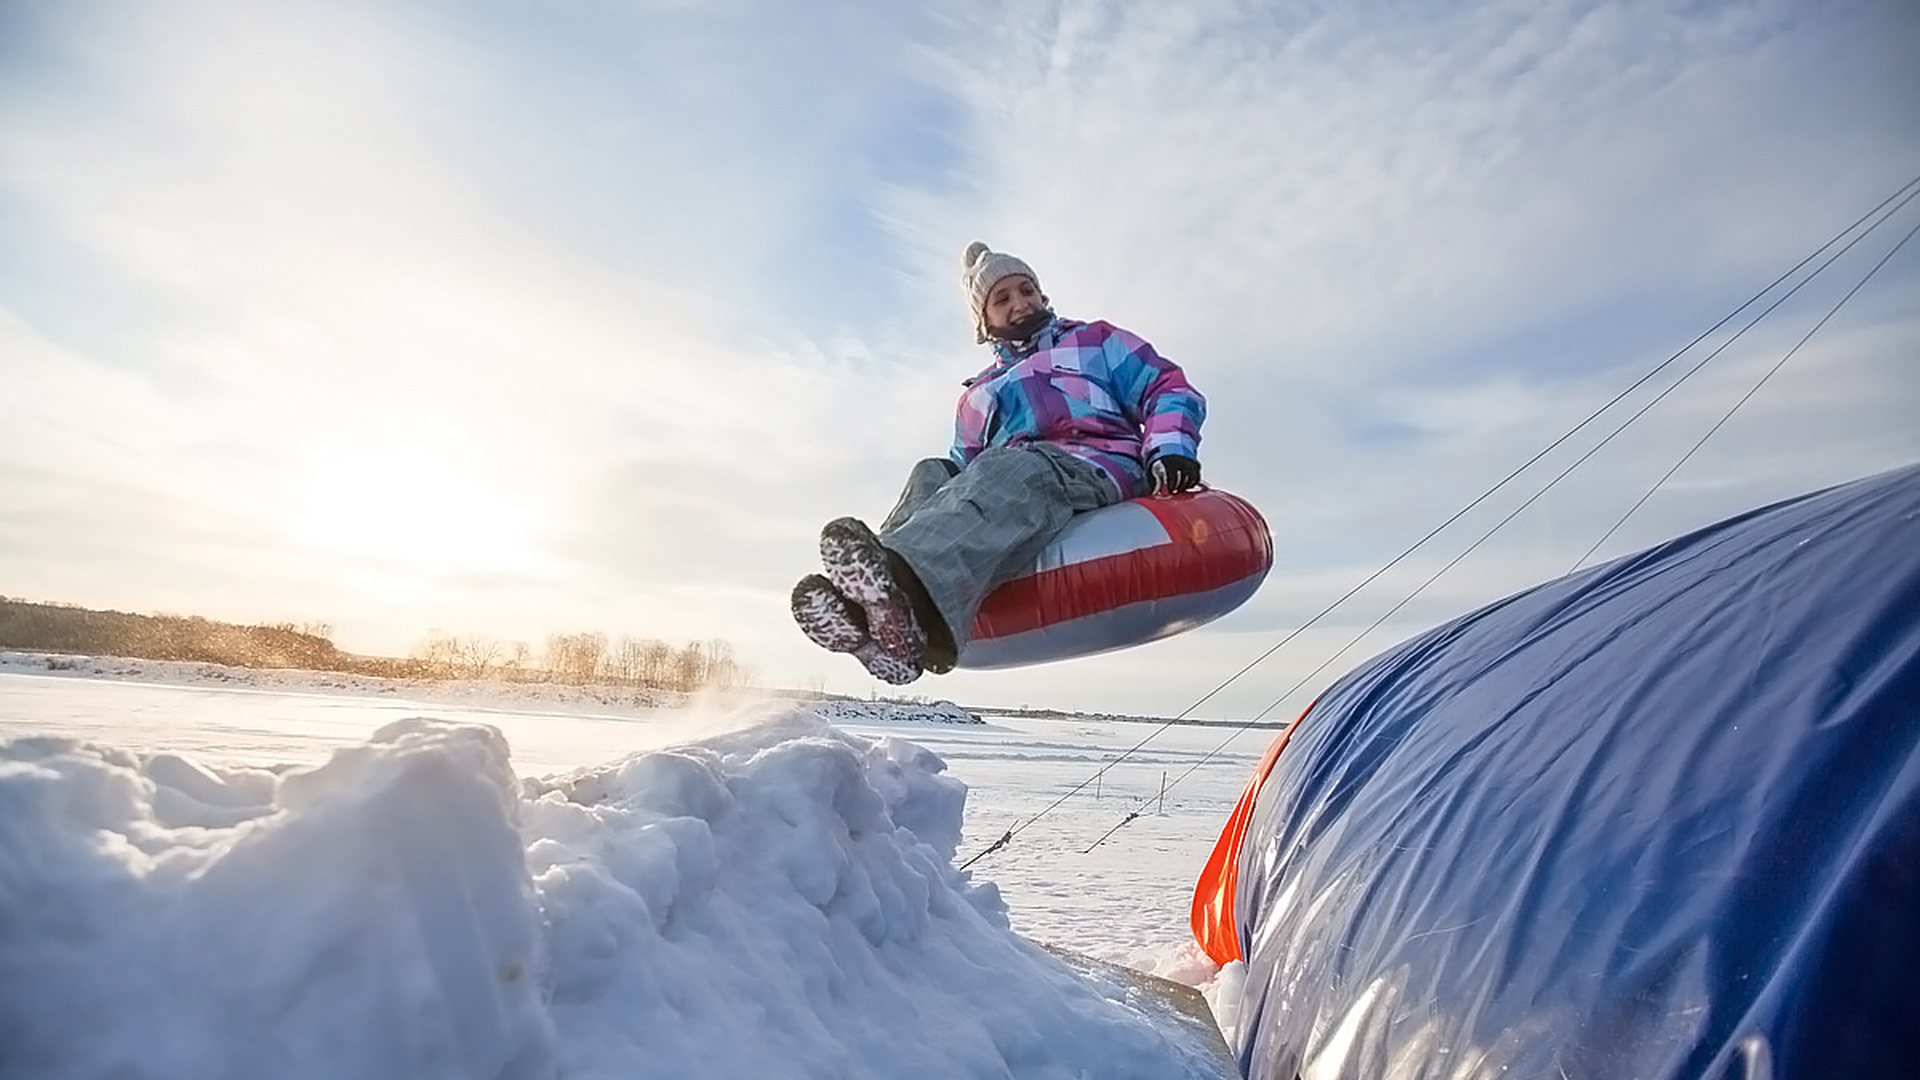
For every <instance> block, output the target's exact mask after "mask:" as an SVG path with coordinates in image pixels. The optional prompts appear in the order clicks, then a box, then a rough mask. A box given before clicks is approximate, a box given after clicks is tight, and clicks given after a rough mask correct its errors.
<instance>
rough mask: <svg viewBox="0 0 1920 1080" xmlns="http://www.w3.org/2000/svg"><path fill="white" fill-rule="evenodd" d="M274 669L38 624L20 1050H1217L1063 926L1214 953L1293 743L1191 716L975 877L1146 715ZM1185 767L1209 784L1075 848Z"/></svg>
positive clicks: (140, 1062)
mask: <svg viewBox="0 0 1920 1080" xmlns="http://www.w3.org/2000/svg"><path fill="white" fill-rule="evenodd" d="M116 665H117V666H116ZM94 667H99V668H101V671H100V672H99V673H98V674H96V673H95V672H94V671H93V668H94ZM244 677H245V676H239V675H236V674H234V673H232V672H230V671H223V670H220V669H207V668H205V666H203V665H174V666H165V665H154V664H151V663H149V662H121V661H94V660H82V661H79V662H76V663H74V664H72V665H69V666H66V667H64V668H63V669H61V670H56V671H49V670H48V667H47V665H46V662H45V658H41V657H32V656H23V655H22V654H0V740H4V741H0V912H4V913H5V915H4V918H0V1073H4V1074H6V1075H34V1076H47V1077H96V1076H108V1075H114V1076H129V1077H135V1076H141V1077H144V1076H154V1077H173V1076H179V1077H187V1076H192V1077H229V1076H231V1077H243V1076H260V1075H274V1076H283V1077H302V1076H315V1077H319V1076H329V1077H332V1076H356V1077H438V1076H447V1077H453V1076H460V1077H547V1076H567V1077H597V1076H607V1077H613V1076H687V1077H699V1076H716V1077H717V1076H727V1077H735V1076H769V1077H787V1076H793V1077H865V1076H870V1077H893V1076H907V1075H912V1076H933V1077H940V1076H954V1077H976V1076H981V1077H1003V1076H1017V1077H1080V1076H1097V1077H1130V1076H1138V1077H1178V1076H1185V1075H1194V1076H1203V1075H1216V1073H1215V1072H1213V1071H1209V1070H1210V1069H1213V1068H1216V1067H1217V1066H1214V1065H1210V1064H1209V1063H1208V1058H1207V1055H1208V1053H1209V1051H1208V1048H1207V1047H1206V1046H1205V1045H1204V1043H1203V1041H1202V1040H1200V1039H1197V1038H1195V1037H1194V1034H1193V1032H1192V1031H1188V1030H1181V1029H1179V1028H1178V1027H1175V1026H1171V1025H1169V1024H1168V1023H1166V1021H1165V1017H1164V1016H1163V1015H1159V1014H1158V1013H1156V1011H1155V1010H1153V1009H1151V1008H1148V1007H1146V1006H1145V1005H1144V1004H1143V1003H1142V1001H1141V999H1140V995H1139V994H1137V993H1136V992H1135V991H1134V990H1133V989H1131V988H1130V987H1129V985H1127V984H1126V983H1125V982H1123V981H1116V980H1112V979H1105V978H1102V977H1099V975H1098V972H1097V971H1094V970H1092V969H1090V966H1089V965H1088V964H1087V963H1073V962H1069V961H1067V960H1063V959H1061V958H1060V957H1057V956H1055V955H1054V954H1053V953H1051V952H1049V951H1048V950H1047V949H1044V948H1042V947H1041V946H1040V945H1039V944H1037V943H1036V939H1037V940H1038V941H1047V942H1050V943H1051V944H1053V945H1056V946H1067V947H1069V948H1072V949H1076V950H1078V951H1080V952H1084V953H1088V954H1091V955H1094V956H1099V957H1102V958H1104V959H1107V960H1116V961H1121V962H1125V963H1130V964H1132V965H1134V966H1136V967H1144V968H1148V969H1152V970H1157V971H1159V972H1161V973H1163V974H1171V975H1176V976H1178V977H1180V978H1182V979H1183V980H1184V981H1187V982H1189V983H1198V982H1202V981H1204V980H1206V979H1208V978H1210V977H1211V976H1213V975H1214V972H1213V970H1212V968H1211V965H1209V964H1207V963H1206V962H1205V961H1204V960H1203V959H1199V958H1198V954H1197V951H1196V950H1194V949H1193V948H1192V947H1191V945H1190V944H1189V943H1188V942H1186V940H1185V937H1184V924H1185V917H1186V904H1187V896H1186V893H1185V888H1186V887H1189V886H1190V882H1191V878H1192V873H1193V872H1194V870H1195V869H1197V867H1198V865H1199V863H1200V862H1201V861H1202V860H1204V858H1205V855H1206V849H1207V846H1208V845H1209V844H1210V843H1211V839H1212V835H1213V834H1214V833H1215V832H1217V830H1218V828H1219V826H1220V825H1221V824H1222V823H1223V822H1224V820H1225V815H1226V809H1227V807H1228V806H1230V804H1231V802H1232V798H1233V797H1234V795H1237V788H1238V785H1239V784H1241V783H1244V781H1245V778H1246V776H1247V773H1248V770H1249V769H1250V765H1249V764H1248V761H1249V758H1250V756H1251V755H1255V754H1257V753H1258V751H1259V749H1260V747H1259V746H1257V745H1255V746H1250V747H1239V748H1236V751H1235V752H1232V753H1227V754H1221V755H1217V761H1218V764H1215V760H1216V759H1208V758H1207V757H1206V753H1205V751H1204V750H1199V749H1198V748H1199V747H1201V746H1206V747H1208V748H1211V747H1212V746H1214V745H1215V744H1217V743H1218V741H1219V738H1220V737H1221V735H1222V733H1220V732H1217V731H1208V730H1191V729H1188V730H1178V736H1180V737H1174V738H1172V741H1173V742H1174V743H1176V744H1178V745H1175V746H1173V747H1172V748H1171V749H1170V750H1167V751H1164V752H1163V753H1162V758H1161V759H1160V761H1159V764H1158V765H1156V764H1154V762H1153V761H1152V760H1147V761H1143V762H1133V761H1130V762H1129V766H1128V767H1129V768H1131V769H1133V772H1132V773H1131V774H1129V773H1125V772H1123V771H1122V770H1120V769H1115V770H1113V771H1112V772H1111V773H1110V774H1109V775H1108V776H1107V777H1105V778H1103V781H1102V783H1103V784H1111V785H1113V786H1114V787H1116V788H1126V789H1128V790H1127V791H1126V792H1121V791H1114V792H1109V793H1107V794H1105V795H1104V796H1101V797H1099V798H1092V797H1079V796H1076V797H1075V798H1074V799H1073V800H1070V801H1069V802H1070V804H1071V810H1069V811H1063V812H1062V813H1061V814H1060V815H1058V817H1059V820H1057V821H1056V820H1054V819H1053V818H1049V819H1048V820H1049V827H1048V828H1047V829H1044V830H1043V829H1042V828H1040V827H1037V826H1036V827H1034V828H1032V829H1031V830H1030V831H1028V832H1023V833H1022V834H1021V838H1020V839H1019V840H1017V841H1016V842H1015V844H1014V845H1013V846H1012V847H1010V848H1009V849H1008V851H1007V852H1006V853H1005V854H1004V855H1000V854H996V855H995V856H993V857H991V858H989V859H986V860H983V861H982V862H981V863H980V864H979V865H978V866H976V867H975V868H974V869H973V870H972V871H971V872H961V871H959V870H957V869H956V865H957V864H958V863H959V862H961V861H964V859H965V858H966V857H967V856H968V855H970V854H972V853H973V852H974V851H977V850H978V848H980V847H982V846H984V843H983V841H985V840H990V839H991V838H992V837H991V835H987V834H988V833H989V832H991V833H992V834H993V835H997V834H998V832H999V831H1000V830H1001V829H1003V828H1005V827H1006V826H1007V825H1009V824H1013V820H1010V819H1009V816H1008V815H1009V812H1012V813H1015V814H1020V815H1030V814H1031V813H1032V812H1033V810H1032V809H1031V808H1033V807H1035V806H1036V805H1044V803H1045V802H1052V801H1057V800H1058V799H1059V797H1060V793H1061V792H1063V791H1066V790H1067V789H1069V788H1071V787H1072V786H1073V785H1074V784H1077V783H1080V782H1081V781H1083V780H1085V779H1086V778H1087V776H1088V775H1089V774H1090V773H1091V772H1092V771H1093V770H1094V769H1097V768H1098V767H1099V764H1100V763H1101V761H1102V760H1110V759H1111V757H1112V750H1113V747H1114V746H1116V745H1118V746H1121V747H1125V746H1131V745H1133V744H1134V743H1136V742H1138V740H1139V737H1140V736H1142V735H1143V734H1145V730H1144V729H1141V728H1140V726H1139V725H1126V724H1110V723H1107V724H1103V723H1091V722H1075V723H1064V724H1063V723H1054V724H1037V723H1030V724H1027V725H1026V726H1024V727H1016V726H1011V725H1012V724H1013V721H1012V720H1011V719H1009V718H996V717H984V718H983V717H976V716H972V715H970V714H968V713H967V712H966V711H965V710H962V709H959V708H958V707H955V706H952V705H950V704H947V703H939V704H931V705H923V706H900V705H892V706H889V705H884V704H880V703H844V702H843V703H832V704H827V703H813V704H807V703H798V702H790V701H759V702H733V703H727V704H722V703H717V702H694V703H689V704H687V705H685V706H684V707H682V708H678V709H661V708H658V707H656V706H642V705H631V706H630V707H629V708H627V709H626V710H625V711H623V712H606V711H593V710H605V709H606V708H607V704H606V703H605V702H604V701H600V700H597V699H593V698H592V697H591V695H587V696H582V697H578V698H576V699H575V700H572V701H570V702H560V701H557V700H554V699H552V698H550V697H549V698H544V699H542V700H541V701H539V702H537V703H536V704H538V705H539V706H540V709H537V710H536V709H532V708H530V707H529V705H528V704H527V703H526V702H525V701H519V702H516V701H515V700H514V697H513V694H512V693H511V692H510V691H508V690H503V689H502V688H500V687H497V686H496V687H494V688H493V694H494V697H493V698H492V699H491V700H488V699H487V698H485V697H484V696H483V695H482V693H481V691H478V690H460V691H458V693H457V696H459V697H461V698H462V700H463V701H464V704H463V705H462V706H460V707H452V706H442V705H433V704H431V703H426V704H423V703H421V702H419V701H416V700H409V699H406V698H401V697H400V696H399V695H400V694H402V693H409V694H411V693H413V692H414V691H416V690H418V689H419V688H401V689H399V690H396V691H394V692H393V695H394V696H393V697H392V698H390V699H384V700H383V699H381V698H380V697H375V696H361V695H366V694H369V693H370V692H371V689H377V688H369V687H367V686H365V685H357V684H356V685H354V686H346V687H343V686H333V687H328V686H325V685H322V684H323V681H324V680H325V678H326V677H324V676H319V675H315V674H313V673H277V674H276V675H273V676H257V677H255V678H256V683H255V685H254V686H252V687H248V688H244V689H239V690H236V689H234V688H233V687H231V686H230V685H218V684H222V683H231V682H233V681H236V680H238V679H240V678H244ZM112 678H118V679H122V680H126V679H141V680H143V681H140V682H121V683H115V682H113V681H111V679H112ZM169 682H171V683H172V684H173V685H167V683H169ZM263 685H266V686H270V688H269V689H262V686H263ZM543 693H547V691H543ZM396 714H398V715H396ZM823 714H824V715H823ZM827 717H832V718H833V722H829V720H828V719H827ZM983 719H984V720H986V721H987V722H985V723H982V722H981V721H982V720H983ZM369 723H375V724H377V726H376V727H374V728H373V729H372V730H370V731H368V730H364V729H362V728H357V727H356V724H358V725H366V724H369ZM570 725H585V727H580V728H578V729H576V727H574V726H570ZM862 725H864V726H862ZM550 726H553V727H556V728H557V729H558V731H557V733H556V732H549V731H548V730H547V729H548V728H549V727H550ZM1117 729H1125V730H1117ZM1175 730H1176V729H1170V734H1172V733H1173V732H1174V731H1175ZM503 732H504V734H503ZM582 732H594V733H597V734H596V735H595V736H594V737H595V738H597V739H599V740H600V742H601V743H604V744H608V745H593V739H592V738H585V739H583V736H582ZM521 734H524V735H525V736H526V738H525V739H524V741H525V742H526V743H527V744H529V745H530V746H534V747H537V748H539V749H538V752H537V753H536V754H535V756H536V757H540V758H544V759H547V761H548V762H549V763H550V764H553V763H558V764H562V765H563V766H564V763H565V759H567V758H568V757H569V755H572V756H573V757H574V758H576V759H577V760H575V761H574V762H573V763H572V764H571V766H570V767H560V768H553V769H546V770H542V771H539V772H524V773H516V769H515V763H516V760H517V753H518V751H517V746H518V743H517V741H516V740H519V739H520V735H521ZM1243 741H1249V742H1252V743H1259V742H1261V741H1263V740H1261V739H1258V738H1253V739H1249V740H1243ZM622 744H624V746H625V747H627V749H625V750H624V751H623V752H614V753H606V752H605V751H606V750H608V749H610V748H611V746H615V745H622ZM182 746H188V747H192V748H193V750H194V752H193V753H183V752H181V751H180V749H179V748H180V747H182ZM635 747H638V748H635ZM286 751H291V752H290V753H289V752H286ZM1143 757H1146V755H1143ZM948 758H952V759H954V760H955V761H959V762H964V763H966V767H967V769H968V772H969V776H968V778H967V779H963V778H962V777H961V776H958V775H956V774H955V771H953V770H950V769H949V767H948V760H947V759H948ZM1182 760H1185V761H1189V762H1191V761H1201V760H1204V761H1205V762H1206V765H1205V768H1204V769H1203V770H1199V771H1196V772H1195V774H1194V775H1195V776H1196V777H1202V776H1204V777H1205V782H1204V783H1201V784H1199V785H1198V787H1199V788H1200V789H1202V790H1201V791H1200V793H1199V794H1198V795H1194V796H1191V797H1192V798H1193V801H1192V802H1190V803H1186V804H1181V803H1179V802H1178V800H1177V799H1176V800H1175V812H1174V813H1172V814H1166V813H1158V812H1154V811H1153V810H1152V809H1151V808H1149V810H1148V812H1147V813H1146V814H1145V816H1143V817H1142V818H1140V819H1139V823H1138V825H1137V826H1130V827H1129V831H1128V834H1127V835H1126V839H1127V841H1128V843H1126V844H1120V843H1111V844H1108V845H1102V846H1101V847H1098V848H1096V849H1095V850H1094V851H1093V852H1089V853H1087V854H1085V855H1083V856H1081V857H1080V858H1078V859H1076V858H1075V857H1074V856H1073V854H1072V852H1075V851H1077V850H1078V849H1079V848H1081V847H1084V846H1086V845H1087V844H1089V843H1090V841H1091V838H1092V837H1097V836H1098V835H1099V833H1101V832H1104V831H1105V829H1106V828H1107V827H1110V826H1111V824H1112V823H1113V822H1115V821H1117V820H1119V819H1120V817H1121V816H1122V815H1123V814H1124V813H1125V812H1126V811H1127V810H1128V809H1131V808H1135V806H1136V805H1137V804H1138V803H1139V800H1140V799H1141V798H1143V797H1145V796H1146V795H1147V794H1148V792H1149V791H1150V787H1151V785H1150V784H1149V783H1146V782H1143V781H1147V780H1150V779H1151V777H1152V776H1159V775H1163V774H1164V772H1165V771H1166V770H1165V768H1163V767H1162V766H1170V765H1174V764H1178V763H1179V762H1180V761H1182ZM522 768H523V769H524V766H522ZM1149 774H1151V776H1150V775H1149ZM976 776H977V778H978V779H979V780H980V781H981V782H982V783H981V784H980V785H979V786H976V785H974V784H971V783H970V782H969V780H971V779H973V778H974V777H976ZM970 788H972V790H970ZM983 790H984V791H986V792H988V793H990V794H991V795H992V797H993V799H994V801H995V802H996V803H997V804H998V805H995V806H993V807H991V808H989V809H988V810H987V811H986V812H985V813H986V815H987V818H989V819H990V820H991V824H990V825H989V824H987V823H986V821H985V819H982V818H980V817H974V818H971V819H970V817H969V815H970V814H974V815H978V814H980V813H981V812H982V811H981V810H980V808H978V807H974V808H971V809H970V808H969V805H968V804H969V802H970V797H971V798H973V799H977V798H978V796H979V795H980V794H981V792H982V791H983ZM1128 799H1131V800H1132V801H1131V802H1128V801H1127V800H1128ZM970 820H971V821H972V822H973V824H971V825H970V824H969V821H970ZM1054 825H1059V826H1060V827H1059V828H1054V827H1053V826H1054ZM1095 826H1097V827H1095ZM1136 828H1137V831H1135V829H1136ZM996 878H999V879H1000V880H996ZM1175 883H1179V884H1177V885H1176V884H1175ZM1054 905H1058V910H1055V909H1054ZM1082 909H1084V910H1082ZM1214 988H1215V989H1218V988H1219V984H1216V986H1215V987H1214Z"/></svg>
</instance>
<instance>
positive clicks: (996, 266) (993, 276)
mask: <svg viewBox="0 0 1920 1080" xmlns="http://www.w3.org/2000/svg"><path fill="white" fill-rule="evenodd" d="M1015 274H1023V275H1025V276H1026V277H1027V278H1028V279H1029V280H1030V281H1032V282H1033V287H1034V288H1036V289H1037V288H1039V287H1040V275H1038V274H1036V273H1034V272H1033V267H1031V266H1028V265H1027V264H1026V261H1025V260H1023V259H1020V258H1018V257H1016V256H1013V255H1008V254H1006V253H1005V252H1001V251H995V250H993V249H992V248H989V247H988V246H987V245H985V244H983V243H981V242H980V241H978V240H975V241H974V242H973V243H971V244H968V245H967V253H966V255H965V256H964V257H963V258H962V262H961V269H960V284H961V286H962V287H964V288H965V289H966V290H967V304H968V306H969V307H970V308H971V309H972V311H973V338H974V340H975V341H978V342H981V343H983V344H984V343H985V342H986V340H987V294H988V293H990V292H992V291H993V287H994V286H995V285H998V284H999V283H1000V279H1002V278H1007V277H1012V276H1013V275H1015Z"/></svg>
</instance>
